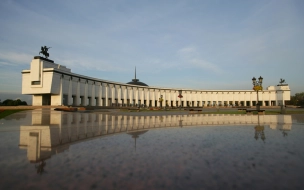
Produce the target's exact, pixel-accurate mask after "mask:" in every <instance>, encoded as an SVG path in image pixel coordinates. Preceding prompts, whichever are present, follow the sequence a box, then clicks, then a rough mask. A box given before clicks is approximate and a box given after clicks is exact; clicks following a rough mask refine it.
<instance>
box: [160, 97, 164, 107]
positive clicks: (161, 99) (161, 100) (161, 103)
mask: <svg viewBox="0 0 304 190" xmlns="http://www.w3.org/2000/svg"><path fill="white" fill-rule="evenodd" d="M163 100H164V99H163V95H160V98H159V103H160V107H161V108H162V107H163Z"/></svg>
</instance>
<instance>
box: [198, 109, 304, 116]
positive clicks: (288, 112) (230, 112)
mask: <svg viewBox="0 0 304 190" xmlns="http://www.w3.org/2000/svg"><path fill="white" fill-rule="evenodd" d="M201 114H246V112H245V111H218V112H216V111H212V112H202V113H201ZM253 114H254V115H257V112H254V113H253ZM280 114H281V111H280V110H277V111H272V110H266V111H265V115H280ZM290 114H304V111H302V110H296V111H288V110H287V111H286V113H285V115H290ZM283 115H284V114H283Z"/></svg>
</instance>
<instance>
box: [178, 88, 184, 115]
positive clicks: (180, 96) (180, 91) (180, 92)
mask: <svg viewBox="0 0 304 190" xmlns="http://www.w3.org/2000/svg"><path fill="white" fill-rule="evenodd" d="M178 94H179V95H178V96H177V97H179V109H180V110H181V109H182V105H181V98H183V95H182V90H179V91H178Z"/></svg>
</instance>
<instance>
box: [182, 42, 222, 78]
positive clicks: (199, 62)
mask: <svg viewBox="0 0 304 190" xmlns="http://www.w3.org/2000/svg"><path fill="white" fill-rule="evenodd" d="M177 53H178V55H180V56H181V58H182V59H183V61H184V62H186V63H188V64H187V65H188V66H189V65H190V66H192V67H196V68H201V69H205V70H208V71H212V72H215V73H217V74H220V73H222V72H223V71H222V69H221V68H220V67H219V66H218V65H216V64H214V63H212V62H210V61H206V60H205V59H203V58H201V55H200V54H199V53H198V51H197V49H196V48H195V47H192V46H189V47H184V48H182V49H180V50H178V51H177Z"/></svg>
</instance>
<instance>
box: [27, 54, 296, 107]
mask: <svg viewBox="0 0 304 190" xmlns="http://www.w3.org/2000/svg"><path fill="white" fill-rule="evenodd" d="M248 86H251V85H250V84H249V85H248ZM249 88H250V87H249ZM180 93H181V95H182V98H179V97H178V96H179V95H180ZM22 94H31V95H33V105H68V106H120V107H124V106H143V107H165V106H168V107H179V106H182V107H202V106H255V105H256V104H257V93H256V92H255V91H253V90H195V89H181V88H162V87H153V86H138V85H132V84H126V83H119V82H113V81H106V80H102V79H97V78H92V77H88V76H83V75H79V74H75V73H72V72H71V70H70V69H68V68H66V67H64V66H61V65H59V64H55V63H53V62H49V61H48V60H45V59H43V58H41V57H35V58H34V59H33V60H32V62H31V69H30V70H23V71H22ZM285 100H290V89H289V86H288V85H284V86H279V85H278V86H269V87H267V88H266V90H263V91H260V92H259V104H260V105H262V106H278V105H284V104H285Z"/></svg>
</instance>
